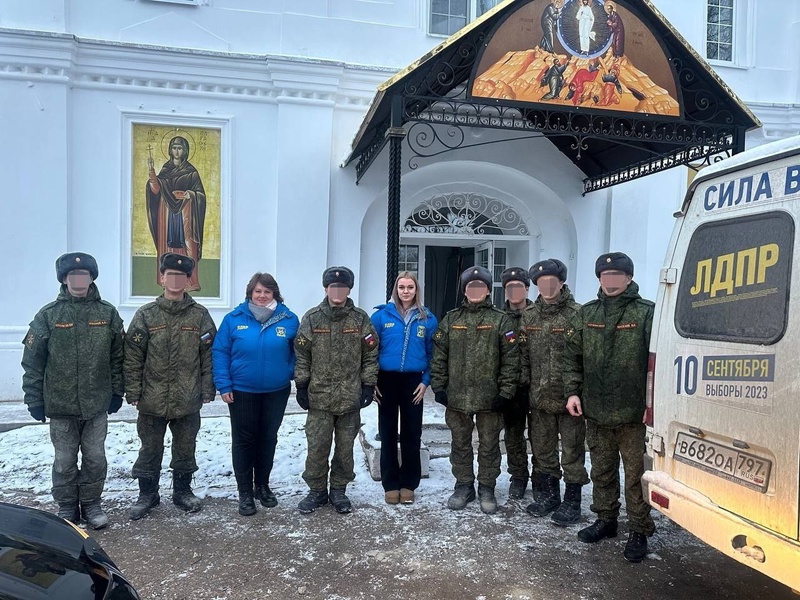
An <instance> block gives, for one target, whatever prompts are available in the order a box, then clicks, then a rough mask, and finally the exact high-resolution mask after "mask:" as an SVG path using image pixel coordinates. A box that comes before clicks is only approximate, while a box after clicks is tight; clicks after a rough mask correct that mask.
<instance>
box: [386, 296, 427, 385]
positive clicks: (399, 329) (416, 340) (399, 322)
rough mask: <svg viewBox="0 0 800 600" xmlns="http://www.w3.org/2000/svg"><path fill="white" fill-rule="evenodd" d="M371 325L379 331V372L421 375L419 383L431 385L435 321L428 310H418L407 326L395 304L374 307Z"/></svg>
mask: <svg viewBox="0 0 800 600" xmlns="http://www.w3.org/2000/svg"><path fill="white" fill-rule="evenodd" d="M375 308H376V309H377V310H376V311H375V312H374V313H373V314H372V317H371V318H372V324H373V325H374V326H375V330H376V331H377V332H378V337H379V338H380V344H379V346H378V366H379V367H380V369H381V371H400V372H404V373H406V372H407V373H422V383H424V384H425V385H430V384H431V359H432V358H433V334H434V333H436V327H437V326H438V322H437V321H436V317H434V316H433V313H431V312H430V311H429V310H428V309H427V308H426V309H425V312H424V313H423V314H421V313H420V312H419V311H417V312H416V313H415V314H414V316H412V317H411V320H409V322H408V325H406V323H405V321H404V320H403V317H402V316H400V313H399V312H398V311H397V307H396V306H395V305H394V302H389V303H388V304H381V305H380V306H376V307H375Z"/></svg>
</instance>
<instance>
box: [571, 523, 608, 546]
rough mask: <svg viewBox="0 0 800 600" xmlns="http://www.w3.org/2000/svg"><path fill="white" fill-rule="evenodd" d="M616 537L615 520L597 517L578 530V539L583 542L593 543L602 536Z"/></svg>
mask: <svg viewBox="0 0 800 600" xmlns="http://www.w3.org/2000/svg"><path fill="white" fill-rule="evenodd" d="M613 537H617V521H616V520H614V521H603V520H602V519H597V520H596V521H595V522H594V523H592V524H591V525H589V526H588V527H584V528H583V529H581V530H580V531H579V532H578V539H579V540H580V541H582V542H583V543H585V544H594V543H596V542H599V541H600V540H602V539H603V538H613Z"/></svg>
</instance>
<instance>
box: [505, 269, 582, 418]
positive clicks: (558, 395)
mask: <svg viewBox="0 0 800 600" xmlns="http://www.w3.org/2000/svg"><path fill="white" fill-rule="evenodd" d="M580 307H581V305H580V304H578V303H577V302H575V300H574V298H573V297H572V292H570V291H569V288H568V287H567V286H566V285H565V286H564V287H563V288H562V289H561V295H560V296H559V297H558V300H556V302H555V303H554V304H547V302H545V301H544V299H543V298H542V297H541V296H539V297H538V298H537V299H536V302H534V303H533V304H531V305H530V306H529V307H528V308H526V309H525V310H524V311H523V313H522V318H521V321H520V329H521V332H520V338H521V339H520V342H521V343H520V354H521V356H520V362H521V363H522V379H523V381H524V382H525V383H527V384H529V385H530V386H531V391H530V405H531V408H535V409H537V410H543V411H545V412H548V413H552V414H558V413H562V412H566V405H567V402H566V400H565V399H564V382H563V381H562V377H561V371H562V368H563V362H564V358H563V357H564V345H565V339H566V338H565V337H564V334H565V333H566V331H567V323H568V322H569V321H570V320H572V318H574V316H575V315H576V314H577V312H578V309H580Z"/></svg>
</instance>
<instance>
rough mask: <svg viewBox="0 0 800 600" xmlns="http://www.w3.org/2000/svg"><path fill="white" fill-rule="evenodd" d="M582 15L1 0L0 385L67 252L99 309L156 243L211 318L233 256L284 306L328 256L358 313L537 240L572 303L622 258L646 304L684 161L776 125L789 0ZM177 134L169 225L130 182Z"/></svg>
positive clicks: (691, 166) (444, 0)
mask: <svg viewBox="0 0 800 600" xmlns="http://www.w3.org/2000/svg"><path fill="white" fill-rule="evenodd" d="M589 5H590V6H591V9H592V11H593V16H592V20H585V21H580V19H578V18H577V17H576V15H577V9H578V0H505V1H502V2H501V1H492V0H291V1H286V2H278V1H276V0H38V1H37V2H35V3H34V2H22V1H19V0H0V140H2V147H1V148H0V156H2V160H0V181H2V182H3V188H4V193H3V194H2V198H3V199H2V203H1V204H0V227H1V228H2V232H3V234H2V235H0V255H2V256H3V257H4V260H3V263H4V264H5V265H6V266H5V267H4V268H3V271H4V273H5V277H4V284H3V285H2V288H1V289H2V293H0V399H16V398H21V397H22V391H21V377H22V371H21V368H20V358H21V352H22V347H23V346H22V340H23V338H24V337H25V334H26V332H27V327H28V323H29V322H30V321H31V319H32V318H33V315H34V314H35V313H36V311H37V310H38V309H39V308H40V307H41V306H42V305H44V304H46V303H47V302H50V301H52V300H53V299H55V297H56V295H57V293H58V282H57V281H56V278H55V269H54V261H55V259H56V258H57V257H58V256H59V255H60V254H62V253H64V252H68V251H76V250H80V251H84V252H88V253H90V254H92V255H94V256H95V257H96V258H97V261H98V264H99V271H100V275H99V278H98V280H97V285H98V287H99V290H100V293H101V296H102V297H103V298H104V299H106V300H108V301H110V302H112V303H113V304H115V305H116V306H118V307H119V310H120V313H121V315H122V317H123V319H125V321H126V322H128V321H129V320H130V318H131V317H132V315H133V313H134V311H135V310H136V309H137V308H138V307H139V306H141V305H142V304H144V303H146V302H149V301H151V300H152V298H153V296H154V295H157V294H158V293H159V291H158V287H157V286H156V277H155V275H156V267H155V265H156V255H157V249H158V248H160V247H168V248H172V247H174V246H173V245H175V244H179V243H183V242H185V244H186V248H187V250H186V252H187V253H190V254H191V253H192V252H194V253H196V254H199V258H200V260H199V267H198V284H197V288H198V289H197V290H195V291H193V292H192V293H193V295H194V296H195V297H196V298H197V299H198V300H199V301H200V302H201V303H202V304H204V305H205V306H207V307H208V308H209V310H210V311H211V313H212V315H213V316H214V318H215V320H216V321H217V322H218V323H219V322H220V321H221V319H222V317H223V316H224V315H225V314H226V313H227V312H228V311H230V310H231V309H232V308H233V307H234V306H235V305H236V304H238V303H239V302H241V300H242V299H243V298H244V292H245V285H246V283H247V281H248V280H249V278H250V276H251V275H252V274H253V273H254V272H256V271H268V272H270V273H272V274H274V275H275V277H276V279H277V281H278V282H279V284H280V287H281V291H282V293H283V295H284V297H285V299H286V303H287V305H288V306H289V307H290V308H291V309H292V310H293V311H294V312H296V313H298V314H300V315H302V313H304V312H305V311H306V310H307V309H309V308H310V307H311V306H313V305H315V304H317V303H319V302H320V301H321V299H322V294H323V290H322V287H321V274H322V271H323V270H324V269H325V268H326V267H327V266H330V265H346V266H349V267H350V268H352V269H353V271H354V272H355V274H356V285H355V288H354V289H353V291H352V295H351V296H352V298H353V299H354V301H355V302H356V304H357V305H359V306H361V307H363V308H365V309H366V310H367V311H368V312H371V308H372V307H373V306H374V305H376V304H379V303H382V302H384V301H385V300H386V280H387V271H389V272H392V273H393V272H394V269H395V268H396V269H399V270H411V271H415V272H416V273H417V274H418V275H419V278H420V281H421V282H422V283H423V288H424V290H425V302H426V303H427V304H428V305H429V306H431V307H432V308H433V309H434V311H435V312H437V313H439V314H441V313H442V312H443V311H445V310H447V309H448V308H450V307H452V306H454V305H455V302H456V301H457V292H458V290H457V273H458V272H459V270H460V269H463V268H466V267H468V266H471V265H473V264H484V265H486V266H488V267H490V268H493V270H494V272H495V273H496V274H499V273H500V272H501V271H502V270H503V269H504V268H505V267H507V266H523V267H529V266H530V265H531V264H533V263H534V262H536V261H538V260H540V259H542V258H549V257H555V258H559V259H561V260H563V261H564V262H565V263H566V264H567V265H568V268H569V278H568V283H569V285H570V286H571V287H572V289H573V291H574V292H575V295H576V299H577V300H578V301H587V300H589V299H591V298H592V297H594V295H595V293H596V291H597V279H596V278H595V276H594V261H595V258H596V257H597V256H598V255H599V254H601V253H604V252H608V251H622V252H626V253H628V254H629V255H630V256H631V257H632V258H633V260H634V262H635V265H636V276H635V279H636V281H637V282H638V283H639V285H640V288H641V292H642V295H643V296H645V297H648V298H654V297H655V293H656V289H657V285H658V276H659V269H660V268H661V266H662V262H663V259H664V253H665V250H666V247H667V243H668V241H669V238H670V235H671V232H672V225H673V217H672V214H673V212H675V211H676V210H677V209H678V207H679V205H680V203H681V201H682V199H683V196H684V194H685V192H686V189H687V186H688V183H689V182H690V180H691V177H692V174H693V173H694V172H696V169H698V168H702V166H703V164H707V163H708V162H709V161H714V160H717V159H718V158H719V157H721V156H727V155H730V154H732V153H736V152H738V151H741V150H743V149H745V148H751V147H754V146H758V145H761V144H763V143H766V142H768V141H771V140H776V139H780V138H785V137H788V136H791V135H796V134H798V133H800V61H798V60H797V59H796V57H797V56H798V55H800V2H786V1H785V0H783V1H780V0H758V1H756V0H614V1H612V2H609V1H607V0H590V2H589ZM551 9H552V10H551ZM451 36H452V37H451ZM176 138H183V140H184V142H185V144H186V147H187V148H188V163H191V164H190V165H188V167H191V169H193V170H194V171H196V175H197V177H195V183H194V184H193V185H194V187H193V188H192V189H193V190H194V192H195V193H193V194H192V195H191V206H189V205H187V204H184V205H183V206H184V208H182V209H180V211H183V212H181V213H180V215H181V218H182V219H183V221H182V222H183V224H184V228H183V230H182V233H183V236H185V239H183V237H182V236H181V235H178V234H175V235H177V237H180V238H181V240H183V242H181V241H176V239H177V238H174V237H173V234H172V233H170V227H169V225H165V224H164V215H166V214H167V213H168V212H169V210H170V209H169V208H165V205H164V204H159V202H163V200H159V198H158V197H157V196H154V195H152V194H151V193H150V192H149V191H148V188H147V185H146V184H147V181H148V178H151V177H159V178H162V177H165V178H167V177H169V173H168V171H169V169H168V168H167V167H168V164H169V163H170V161H171V159H172V158H173V156H172V155H171V148H172V145H173V143H174V142H175V139H176ZM390 155H391V156H390ZM184 158H187V157H184ZM188 167H187V168H188ZM186 197H187V198H188V197H189V196H188V195H187V196H186ZM186 202H189V200H186ZM180 211H179V212H180ZM387 231H388V233H389V235H388V236H387ZM393 232H394V233H393ZM190 247H191V248H190ZM387 253H388V256H389V257H394V256H396V257H397V261H396V265H395V264H394V262H395V261H394V259H391V260H390V263H391V264H390V265H389V268H388V269H387ZM498 285H499V283H498ZM533 295H534V293H533V291H532V293H531V296H533ZM495 300H496V301H497V302H500V301H502V290H501V289H500V288H499V287H498V288H497V289H496V290H495Z"/></svg>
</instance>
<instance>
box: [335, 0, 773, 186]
mask: <svg viewBox="0 0 800 600" xmlns="http://www.w3.org/2000/svg"><path fill="white" fill-rule="evenodd" d="M537 1H540V0H505V1H504V2H502V3H501V4H499V5H498V6H496V7H495V8H493V9H492V10H490V11H489V12H487V13H486V14H484V15H483V16H482V17H480V18H479V19H477V20H476V21H474V22H473V23H471V24H469V25H468V26H467V27H465V28H464V29H462V30H461V31H459V32H458V33H456V34H455V35H453V36H451V37H450V38H449V39H447V40H446V41H445V42H443V43H442V44H440V45H439V46H437V47H436V48H434V49H433V50H431V51H430V52H428V53H427V54H425V55H424V56H422V57H421V58H420V59H419V60H417V61H415V62H414V63H412V64H411V65H409V66H408V67H406V68H405V69H403V70H402V71H400V72H399V73H397V74H396V75H394V76H393V77H392V78H390V79H389V80H388V81H386V82H385V83H383V84H382V85H381V86H379V88H378V91H377V93H376V94H375V97H374V99H373V101H372V104H371V106H370V109H369V111H368V113H367V115H366V117H365V118H364V121H363V123H362V124H361V127H360V128H359V130H358V133H357V134H356V137H355V139H354V141H353V144H352V151H351V153H350V155H349V156H348V157H347V159H346V160H345V165H347V164H349V163H350V162H352V161H354V160H356V159H357V160H358V162H357V164H356V174H357V181H358V180H360V179H361V177H362V176H363V174H364V173H365V172H366V171H367V170H368V169H369V166H370V165H371V164H372V162H373V161H374V160H375V158H376V157H377V156H378V155H379V154H380V152H381V150H382V149H383V147H384V145H385V144H386V141H387V139H388V138H387V132H389V133H392V132H394V133H396V132H397V131H398V128H400V127H405V128H406V129H409V128H411V129H413V128H414V127H415V126H416V127H421V128H424V131H421V132H417V133H418V134H419V135H422V138H421V139H422V140H424V143H423V144H421V145H420V144H419V143H418V142H419V139H420V138H419V135H409V136H408V138H409V139H408V143H409V146H410V148H411V151H412V153H414V154H416V156H417V157H419V156H433V155H435V154H440V153H442V152H445V151H449V150H454V149H457V148H459V147H465V146H464V145H462V144H463V143H464V142H463V140H464V137H465V136H464V135H463V131H461V132H459V130H461V128H464V127H467V128H468V127H478V128H492V129H500V130H505V131H507V132H509V136H508V138H507V139H515V138H518V137H520V134H521V133H522V134H527V135H528V136H531V137H538V136H545V137H547V138H548V140H549V141H550V142H552V143H553V144H554V145H555V147H556V148H558V150H560V151H561V152H563V153H564V154H565V155H566V156H567V157H568V158H569V159H570V160H571V161H572V162H573V163H574V164H575V165H576V166H577V167H578V168H579V169H580V170H581V171H582V172H583V173H584V174H585V175H586V178H585V180H584V191H585V192H589V191H593V190H597V189H602V188H605V187H609V186H611V185H614V184H616V183H621V182H624V181H629V180H632V179H636V178H638V177H642V176H645V175H648V174H650V173H655V172H658V171H663V170H665V169H668V168H671V167H674V166H678V165H682V164H688V163H690V162H691V163H696V162H703V161H710V160H711V159H712V157H713V156H715V155H719V154H721V153H722V154H728V155H730V154H735V153H737V152H740V151H742V150H743V149H744V133H745V132H746V131H747V130H749V129H752V128H754V127H759V126H760V125H761V124H760V122H759V121H758V119H757V118H756V117H755V116H754V115H753V114H752V113H751V112H750V110H749V109H748V108H747V106H746V105H745V104H744V103H743V102H742V101H741V100H740V99H739V98H738V97H737V96H736V95H735V94H734V93H733V92H732V91H731V90H730V88H729V87H728V86H727V85H726V84H725V83H724V82H723V81H722V80H721V79H720V78H719V76H718V75H717V74H716V73H715V72H714V71H713V70H712V69H711V67H710V66H709V65H708V64H707V63H706V62H705V61H704V60H703V59H702V58H701V57H700V56H699V55H698V54H697V53H696V52H695V51H694V49H692V47H691V46H690V45H689V44H688V43H687V42H686V40H685V39H684V38H683V37H682V36H681V35H680V34H679V33H678V32H677V31H676V30H675V29H674V28H673V27H672V26H671V25H670V24H669V23H668V22H667V20H666V19H665V18H664V16H663V15H662V14H661V13H660V12H659V11H658V10H657V9H656V8H655V7H654V6H653V4H652V3H651V2H650V0H615V4H617V5H619V6H620V7H623V8H624V9H625V10H626V11H628V12H627V13H626V14H628V15H635V17H636V18H637V19H639V20H640V22H641V23H642V24H643V25H644V26H645V27H646V28H647V29H648V30H649V31H650V33H652V35H653V37H654V38H655V39H656V40H657V41H658V43H659V44H660V47H661V49H662V50H663V52H664V56H665V57H666V60H667V61H668V64H669V68H670V69H671V71H672V76H673V78H674V82H675V88H676V89H675V94H676V95H677V96H678V101H679V104H680V111H679V115H678V116H675V115H674V114H673V115H660V114H648V113H645V112H633V111H630V110H629V111H620V110H607V109H606V110H599V109H597V108H586V107H583V106H573V105H569V104H567V105H563V104H562V105H558V104H553V105H546V104H543V103H541V102H520V101H516V100H505V99H502V98H500V99H498V98H492V97H478V96H476V95H473V94H472V93H471V89H470V83H473V82H474V77H475V74H476V73H477V70H478V62H479V61H480V60H481V57H482V52H483V50H484V49H485V48H486V47H487V46H488V45H489V42H490V41H491V39H492V35H493V34H494V33H495V32H496V31H497V29H498V28H499V27H500V26H501V25H502V24H503V22H504V21H505V20H506V19H507V18H509V17H510V16H511V15H513V14H514V13H516V11H517V10H519V9H521V8H523V7H525V6H526V5H528V4H530V3H532V2H537ZM566 1H567V2H568V3H569V2H576V0H566ZM592 1H594V0H592ZM562 4H563V2H562ZM540 5H541V4H540ZM537 6H539V5H537ZM531 10H533V8H532V7H531ZM609 54H610V51H609ZM542 85H544V84H542ZM596 102H597V99H596V98H595V103H596ZM409 123H411V125H410V126H409V125H407V124H409ZM445 130H446V132H447V133H446V134H445ZM415 139H416V142H417V147H415V145H414V144H415ZM431 144H434V145H436V148H437V149H436V150H431ZM426 152H427V153H426ZM413 160H414V158H412V161H413Z"/></svg>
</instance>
